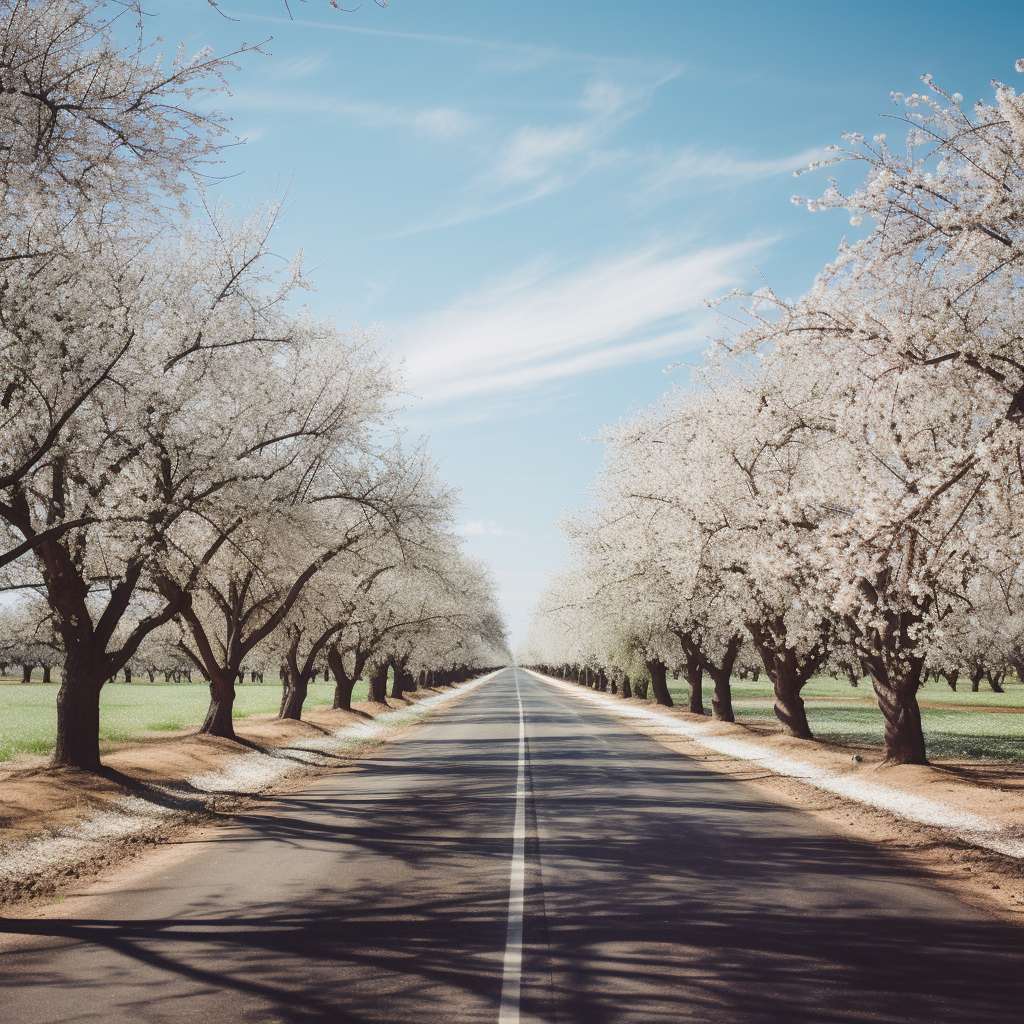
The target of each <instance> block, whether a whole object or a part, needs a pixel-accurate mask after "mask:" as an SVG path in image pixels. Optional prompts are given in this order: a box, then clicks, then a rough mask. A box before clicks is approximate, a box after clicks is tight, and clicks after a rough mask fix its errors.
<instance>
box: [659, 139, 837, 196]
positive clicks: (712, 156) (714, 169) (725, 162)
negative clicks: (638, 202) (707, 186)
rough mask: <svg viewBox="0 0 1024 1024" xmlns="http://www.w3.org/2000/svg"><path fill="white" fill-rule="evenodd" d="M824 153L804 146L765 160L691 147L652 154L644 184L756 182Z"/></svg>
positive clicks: (795, 168)
mask: <svg viewBox="0 0 1024 1024" xmlns="http://www.w3.org/2000/svg"><path fill="white" fill-rule="evenodd" d="M823 152H824V150H823V149H822V148H815V149H805V150H803V151H802V152H800V153H794V154H792V155H791V156H784V157H779V158H777V159H770V160H766V159H751V158H748V157H741V156H736V155H735V154H731V153H723V152H714V151H711V152H708V151H706V150H701V149H698V148H696V147H690V148H686V149H681V150H677V151H676V152H674V153H669V154H664V155H662V154H656V155H654V156H651V157H649V158H648V159H649V160H650V162H651V163H652V165H653V169H652V170H651V171H650V172H649V173H648V174H647V175H645V177H644V183H645V184H646V186H647V187H648V188H649V189H652V190H656V189H664V188H668V187H670V186H672V185H676V184H679V183H681V182H685V181H694V180H696V179H718V180H725V181H729V182H738V181H757V180H760V179H762V178H772V177H774V176H775V175H777V174H792V173H793V171H795V170H797V169H798V168H802V167H806V166H807V165H808V164H809V163H810V162H811V161H812V160H817V159H820V158H821V155H822V153H823Z"/></svg>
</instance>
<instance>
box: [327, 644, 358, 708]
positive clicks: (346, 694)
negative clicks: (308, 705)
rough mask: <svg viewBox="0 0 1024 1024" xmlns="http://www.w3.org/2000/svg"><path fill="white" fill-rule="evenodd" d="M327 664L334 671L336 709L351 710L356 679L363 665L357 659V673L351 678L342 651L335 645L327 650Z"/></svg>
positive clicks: (334, 705)
mask: <svg viewBox="0 0 1024 1024" xmlns="http://www.w3.org/2000/svg"><path fill="white" fill-rule="evenodd" d="M327 664H328V665H330V666H331V671H332V672H333V673H334V704H333V707H334V709H335V710H340V711H351V710H352V687H353V686H355V684H356V679H358V678H359V670H360V668H361V666H360V665H359V663H358V661H357V662H356V672H355V675H354V676H353V677H352V678H351V679H349V677H348V676H347V675H346V674H345V664H344V662H343V661H342V660H341V652H340V651H339V650H338V648H337V647H333V646H332V647H329V648H328V650H327Z"/></svg>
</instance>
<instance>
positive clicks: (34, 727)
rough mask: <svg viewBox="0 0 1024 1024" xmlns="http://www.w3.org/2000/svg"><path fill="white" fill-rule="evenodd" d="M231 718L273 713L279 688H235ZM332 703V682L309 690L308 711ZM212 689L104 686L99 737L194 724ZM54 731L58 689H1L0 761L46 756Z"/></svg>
mask: <svg viewBox="0 0 1024 1024" xmlns="http://www.w3.org/2000/svg"><path fill="white" fill-rule="evenodd" d="M368 690H369V688H368V685H367V683H365V682H359V683H357V684H356V686H355V688H354V690H353V692H352V699H353V701H360V700H366V698H367V695H368ZM235 694H236V696H235V707H234V717H235V718H248V717H249V716H250V715H260V714H270V713H273V712H276V711H277V709H278V707H279V706H280V704H281V685H280V683H279V682H277V681H274V682H269V681H268V682H267V683H266V684H264V685H253V684H252V683H246V684H245V685H244V686H239V687H236V689H235ZM333 700H334V683H333V682H331V683H324V682H322V681H321V682H317V683H313V684H311V685H310V687H309V694H308V696H307V697H306V704H305V706H306V707H307V708H312V707H317V706H321V705H324V704H327V705H330V704H331V703H332V702H333ZM209 702H210V691H209V688H208V687H207V686H206V684H205V683H192V684H187V683H186V684H181V685H177V686H176V685H174V684H164V683H156V684H151V683H149V682H148V681H147V682H145V683H108V684H107V685H106V686H104V687H103V690H102V692H101V694H100V739H102V740H106V741H108V742H112V743H124V742H127V741H129V740H132V739H135V738H137V737H139V736H142V735H145V734H147V733H152V732H165V731H171V730H176V729H182V728H189V727H194V726H198V725H199V723H200V722H202V720H203V718H204V716H205V715H206V708H207V705H208V704H209ZM56 732H57V686H56V684H53V683H51V684H50V685H49V686H46V685H44V684H42V683H26V684H20V683H19V684H17V685H11V686H0V761H9V760H11V758H13V757H15V756H16V755H18V754H21V753H31V754H46V753H48V752H49V751H50V750H52V749H53V743H54V738H55V736H56Z"/></svg>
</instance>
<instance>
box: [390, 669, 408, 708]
mask: <svg viewBox="0 0 1024 1024" xmlns="http://www.w3.org/2000/svg"><path fill="white" fill-rule="evenodd" d="M391 673H392V679H391V696H392V698H393V699H394V700H401V699H402V694H403V692H404V691H405V669H404V668H403V667H402V663H401V662H397V661H392V662H391Z"/></svg>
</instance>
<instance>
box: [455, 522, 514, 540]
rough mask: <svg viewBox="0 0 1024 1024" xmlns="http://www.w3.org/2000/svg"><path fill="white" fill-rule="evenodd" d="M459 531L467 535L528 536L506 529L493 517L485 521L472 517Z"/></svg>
mask: <svg viewBox="0 0 1024 1024" xmlns="http://www.w3.org/2000/svg"><path fill="white" fill-rule="evenodd" d="M459 533H462V534H465V535H466V536H467V537H523V538H525V537H526V534H525V533H521V532H519V531H517V530H506V529H505V528H504V527H502V526H499V525H498V524H497V523H496V522H495V521H494V520H493V519H491V520H488V521H487V522H484V520H483V519H471V520H470V521H469V522H468V523H463V524H462V526H461V527H459Z"/></svg>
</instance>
